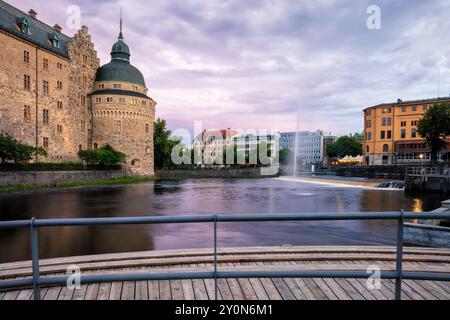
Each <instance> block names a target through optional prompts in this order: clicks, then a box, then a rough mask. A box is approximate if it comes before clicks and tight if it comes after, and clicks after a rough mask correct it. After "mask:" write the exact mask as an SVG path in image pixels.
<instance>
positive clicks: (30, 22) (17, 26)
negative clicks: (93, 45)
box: [0, 0, 72, 58]
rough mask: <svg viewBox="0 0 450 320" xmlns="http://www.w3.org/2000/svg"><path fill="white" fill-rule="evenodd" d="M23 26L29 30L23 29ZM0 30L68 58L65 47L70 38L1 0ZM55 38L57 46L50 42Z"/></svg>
mask: <svg viewBox="0 0 450 320" xmlns="http://www.w3.org/2000/svg"><path fill="white" fill-rule="evenodd" d="M24 25H25V26H27V27H28V28H29V29H23V28H22V27H23V26H24ZM0 30H3V31H5V32H7V33H9V34H11V35H14V36H16V37H18V38H21V39H23V40H25V41H28V42H31V43H32V44H34V45H37V46H39V47H41V48H43V49H46V50H48V51H51V52H53V53H56V54H58V55H60V56H63V57H65V58H68V57H69V55H68V53H67V45H68V44H69V42H70V41H71V39H72V38H70V37H68V36H66V35H65V34H63V33H61V32H59V31H58V30H56V28H53V27H50V26H49V25H47V24H45V23H43V22H42V21H39V20H37V19H36V18H34V17H33V16H32V15H30V14H27V13H25V12H23V11H21V10H19V9H17V8H15V7H13V6H12V5H10V4H8V3H6V2H4V1H2V0H0ZM24 30H25V31H26V30H29V32H24ZM55 38H56V39H57V40H58V46H55V45H54V44H53V42H52V41H53V40H54V39H55Z"/></svg>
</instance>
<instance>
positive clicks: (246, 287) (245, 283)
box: [238, 278, 258, 300]
mask: <svg viewBox="0 0 450 320" xmlns="http://www.w3.org/2000/svg"><path fill="white" fill-rule="evenodd" d="M238 283H239V285H240V286H241V289H242V292H243V293H244V297H245V300H258V296H257V295H256V293H255V291H254V290H253V287H252V285H251V283H250V281H249V280H248V279H244V278H241V279H238Z"/></svg>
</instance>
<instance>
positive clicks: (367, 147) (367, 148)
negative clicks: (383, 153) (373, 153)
mask: <svg viewBox="0 0 450 320" xmlns="http://www.w3.org/2000/svg"><path fill="white" fill-rule="evenodd" d="M369 150H370V148H369V145H367V146H366V152H367V153H369V152H370V151H369Z"/></svg>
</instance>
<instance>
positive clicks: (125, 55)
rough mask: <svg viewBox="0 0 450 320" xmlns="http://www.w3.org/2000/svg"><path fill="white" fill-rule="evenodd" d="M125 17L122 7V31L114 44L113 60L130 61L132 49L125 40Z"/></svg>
mask: <svg viewBox="0 0 450 320" xmlns="http://www.w3.org/2000/svg"><path fill="white" fill-rule="evenodd" d="M122 28H123V19H122V8H120V31H119V37H118V38H117V42H116V43H115V44H114V45H113V47H112V50H111V60H112V61H124V62H128V63H129V62H130V49H129V48H128V46H127V44H126V43H125V41H124V40H123V33H122Z"/></svg>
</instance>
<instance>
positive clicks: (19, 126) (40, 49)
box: [0, 0, 156, 176]
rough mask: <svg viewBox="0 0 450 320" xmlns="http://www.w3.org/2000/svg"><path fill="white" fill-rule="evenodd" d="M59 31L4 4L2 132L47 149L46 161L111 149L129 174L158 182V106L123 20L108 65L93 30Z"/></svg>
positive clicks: (0, 30)
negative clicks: (136, 62)
mask: <svg viewBox="0 0 450 320" xmlns="http://www.w3.org/2000/svg"><path fill="white" fill-rule="evenodd" d="M61 31H62V28H61V27H60V26H58V25H55V26H54V27H50V26H48V25H47V24H45V23H43V22H42V21H40V20H38V19H37V13H36V12H35V11H34V10H30V11H29V12H28V14H26V13H24V12H22V11H20V10H19V9H17V8H15V7H13V6H11V5H9V4H7V3H5V2H4V1H1V0H0V132H6V133H8V134H10V135H12V136H13V137H14V138H16V139H17V140H19V141H21V142H23V143H26V144H29V145H33V146H39V147H43V148H45V149H46V150H47V152H48V156H47V157H46V158H41V159H38V160H39V161H42V162H63V161H79V158H78V155H77V153H78V151H79V150H82V149H90V148H93V149H95V148H99V147H102V146H103V145H106V144H110V145H111V146H113V147H114V148H115V149H116V150H119V151H121V152H123V153H125V154H126V156H127V158H126V165H125V167H126V170H127V171H128V172H129V173H130V174H133V175H144V176H153V175H154V156H153V122H154V118H155V106H156V102H155V101H154V100H152V99H151V98H150V97H148V95H147V92H148V89H147V87H146V85H145V80H144V77H143V75H142V73H141V72H140V71H139V70H138V69H137V68H135V67H133V66H132V65H131V64H130V50H129V47H128V45H127V44H126V43H125V41H124V37H123V34H122V21H121V23H120V34H119V37H118V39H117V42H116V43H115V44H114V45H113V47H112V50H111V62H109V63H107V64H105V65H103V66H100V60H99V59H98V57H97V52H96V51H95V49H94V44H93V42H92V40H91V37H90V35H89V33H88V29H87V27H84V26H83V27H82V28H81V29H80V30H79V31H78V32H77V33H76V34H75V35H74V36H73V37H72V38H71V37H68V36H66V35H65V34H63V33H62V32H61Z"/></svg>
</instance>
